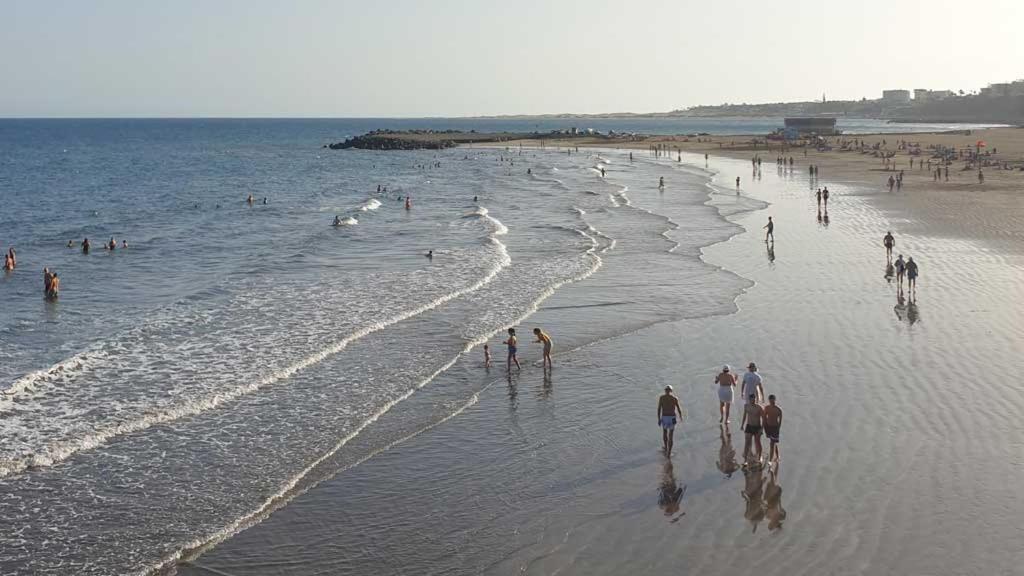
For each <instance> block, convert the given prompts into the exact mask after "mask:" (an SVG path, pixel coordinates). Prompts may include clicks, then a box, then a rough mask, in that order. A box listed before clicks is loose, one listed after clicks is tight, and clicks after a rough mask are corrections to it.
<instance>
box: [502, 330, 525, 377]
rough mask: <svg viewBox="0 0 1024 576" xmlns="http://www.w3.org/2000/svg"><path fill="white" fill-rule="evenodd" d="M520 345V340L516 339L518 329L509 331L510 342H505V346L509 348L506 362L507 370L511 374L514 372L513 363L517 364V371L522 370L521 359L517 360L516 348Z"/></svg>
mask: <svg viewBox="0 0 1024 576" xmlns="http://www.w3.org/2000/svg"><path fill="white" fill-rule="evenodd" d="M518 344H519V340H518V339H517V338H516V329H515V328H509V329H508V340H505V345H506V346H508V360H507V361H506V362H505V369H506V370H507V371H509V372H511V371H512V363H513V362H515V363H516V370H522V368H521V367H520V366H519V359H518V358H516V346H517V345H518Z"/></svg>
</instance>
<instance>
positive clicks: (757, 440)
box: [740, 394, 764, 464]
mask: <svg viewBox="0 0 1024 576" xmlns="http://www.w3.org/2000/svg"><path fill="white" fill-rule="evenodd" d="M747 400H748V402H747V404H746V406H744V407H743V422H742V424H740V428H742V429H743V434H744V435H745V436H746V440H745V441H744V443H743V460H744V462H749V458H750V444H751V442H753V444H754V448H755V449H756V451H757V456H756V461H757V463H758V464H760V463H761V429H762V418H763V416H764V410H763V409H762V408H761V405H760V404H758V403H757V394H751V395H750V396H748V397H747Z"/></svg>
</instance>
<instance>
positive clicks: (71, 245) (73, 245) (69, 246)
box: [68, 240, 75, 248]
mask: <svg viewBox="0 0 1024 576" xmlns="http://www.w3.org/2000/svg"><path fill="white" fill-rule="evenodd" d="M74 247H75V241H74V240H68V248H74Z"/></svg>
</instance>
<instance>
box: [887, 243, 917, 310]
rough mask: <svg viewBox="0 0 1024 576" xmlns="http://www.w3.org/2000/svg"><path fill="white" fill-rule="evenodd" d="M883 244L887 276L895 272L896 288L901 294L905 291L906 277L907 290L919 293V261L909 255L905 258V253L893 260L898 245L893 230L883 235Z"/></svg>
mask: <svg viewBox="0 0 1024 576" xmlns="http://www.w3.org/2000/svg"><path fill="white" fill-rule="evenodd" d="M882 246H884V247H885V261H886V264H887V266H886V276H887V277H889V278H891V277H892V275H893V273H895V276H896V288H897V290H899V292H900V294H902V293H903V280H904V278H906V282H907V292H909V293H911V294H912V295H913V294H916V293H917V275H918V267H917V262H914V257H913V256H911V257H908V258H907V259H906V260H903V254H900V255H899V256H897V258H896V261H895V262H893V260H892V253H893V248H895V247H896V238H895V237H894V236H893V235H892V231H889V232H886V233H885V236H884V237H882Z"/></svg>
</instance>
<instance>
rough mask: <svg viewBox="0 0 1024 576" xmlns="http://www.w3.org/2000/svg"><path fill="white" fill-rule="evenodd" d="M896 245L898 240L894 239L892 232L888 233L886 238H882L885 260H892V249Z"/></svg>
mask: <svg viewBox="0 0 1024 576" xmlns="http://www.w3.org/2000/svg"><path fill="white" fill-rule="evenodd" d="M895 245H896V238H893V235H892V232H886V233H885V237H884V238H882V246H885V259H886V260H892V248H893V246H895Z"/></svg>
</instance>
